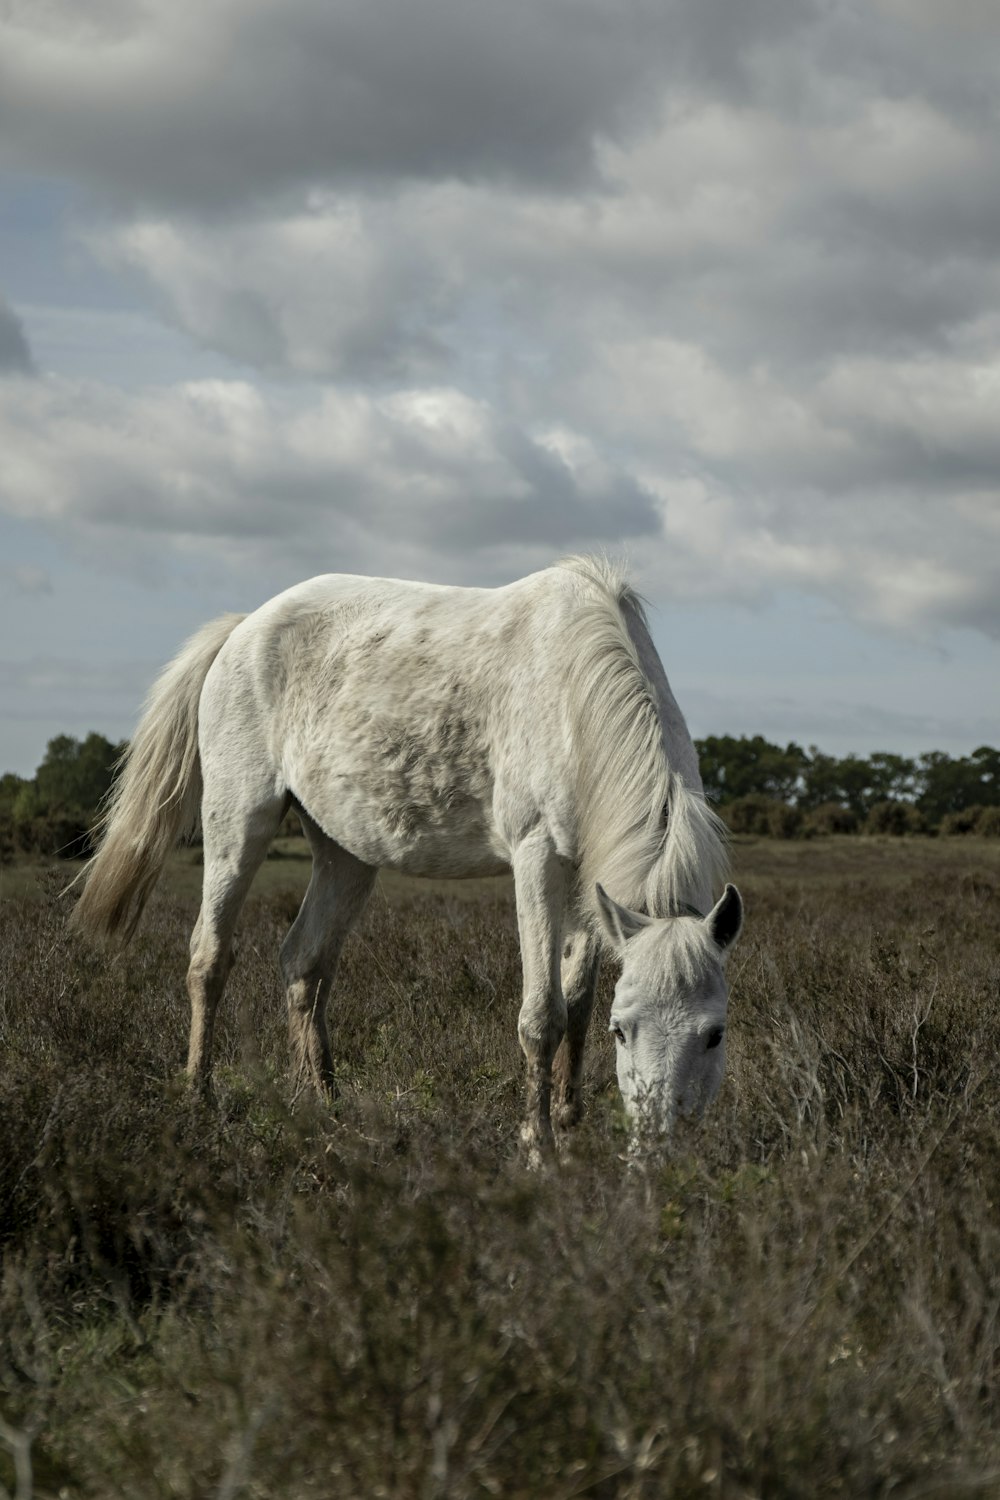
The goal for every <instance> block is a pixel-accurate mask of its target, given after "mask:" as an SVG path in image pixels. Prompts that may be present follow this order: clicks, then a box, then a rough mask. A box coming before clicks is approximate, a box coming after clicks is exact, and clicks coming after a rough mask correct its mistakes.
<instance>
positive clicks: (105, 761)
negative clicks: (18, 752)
mask: <svg viewBox="0 0 1000 1500" xmlns="http://www.w3.org/2000/svg"><path fill="white" fill-rule="evenodd" d="M122 749H123V746H121V745H114V744H112V743H111V741H110V740H108V739H105V737H104V735H103V734H95V733H91V734H88V735H87V738H86V739H85V740H82V741H81V740H76V739H74V738H73V737H72V735H68V734H60V735H57V736H56V738H55V739H53V740H49V743H48V748H47V749H46V751H45V758H44V760H43V761H42V763H41V765H40V766H39V767H38V770H37V772H36V774H35V786H36V788H37V804H38V810H39V811H41V812H44V813H49V814H51V813H64V812H74V813H83V814H85V815H88V816H90V815H92V814H93V813H95V812H96V811H97V809H98V807H99V806H100V804H101V802H102V801H103V799H104V798H105V796H106V795H107V793H108V790H109V788H110V786H111V783H112V781H113V779H114V767H115V762H116V761H117V760H118V757H119V755H120V754H121V751H122Z"/></svg>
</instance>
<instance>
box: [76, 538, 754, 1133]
mask: <svg viewBox="0 0 1000 1500" xmlns="http://www.w3.org/2000/svg"><path fill="white" fill-rule="evenodd" d="M289 806H292V807H294V808H295V809H296V811H297V812H298V815H299V817H300V818H301V820H302V824H303V827H304V829H305V832H306V835H307V837H308V839H309V843H310V845H311V849H312V856H313V868H312V878H311V881H310V884H309V889H308V891H307V892H306V895H305V899H304V900H303V902H302V907H301V910H300V911H299V914H298V916H297V918H296V920H295V922H294V924H293V926H292V928H291V930H290V931H289V933H288V936H287V937H286V939H285V942H284V944H283V945H282V949H281V968H282V971H283V976H284V981H285V986H286V993H287V1001H288V1011H289V1027H290V1033H291V1041H292V1046H293V1051H294V1055H295V1059H296V1064H297V1067H298V1069H299V1072H300V1075H304V1076H306V1077H309V1078H311V1080H312V1081H313V1082H314V1084H315V1085H316V1086H317V1087H318V1088H319V1089H321V1090H325V1091H330V1092H332V1090H333V1086H334V1070H333V1062H332V1059H331V1054H330V1043H329V1038H328V1034H327V1026H326V1008H327V999H328V996H329V992H330V987H331V985H332V982H333V978H334V973H335V970H336V967H337V962H338V958H339V955H340V951H341V948H342V946H343V943H344V940H345V938H346V936H347V934H348V932H349V931H350V929H351V927H352V926H353V924H354V923H355V922H356V920H357V918H358V916H359V914H360V912H361V911H362V909H363V907H364V905H365V902H366V901H367V898H368V896H369V894H370V892H371V889H372V885H373V883H374V880H375V876H376V874H377V872H378V870H379V868H380V867H382V866H388V867H390V868H391V869H394V870H401V871H404V872H405V873H407V874H410V875H422V876H446V877H459V878H461V877H471V876H482V875H492V874H495V873H499V872H501V871H505V870H510V871H511V872H512V873H513V877H514V889H515V897H516V905H517V922H518V932H519V936H520V943H521V959H522V967H523V995H522V1004H521V1010H520V1015H519V1017H518V1036H519V1038H520V1043H521V1047H522V1049H523V1051H524V1054H525V1057H526V1059H527V1075H528V1090H527V1111H526V1118H525V1124H524V1127H523V1130H522V1136H523V1138H524V1140H525V1142H526V1144H527V1145H528V1147H529V1148H530V1149H531V1150H532V1151H533V1152H537V1151H539V1150H542V1151H544V1150H546V1149H547V1148H548V1147H550V1145H551V1143H552V1125H551V1123H550V1096H551V1089H552V1078H553V1063H555V1069H554V1072H555V1084H556V1099H555V1110H554V1111H553V1113H554V1116H555V1121H556V1124H557V1125H559V1126H560V1127H566V1126H569V1125H571V1124H574V1123H575V1122H576V1120H577V1119H578V1118H579V1115H580V1109H581V1100H580V1080H581V1072H582V1065H583V1054H584V1044H585V1039H586V1031H587V1025H588V1022H589V1019H590V1013H591V1009H592V1006H593V1000H594V990H595V985H596V979H597V969H598V958H599V948H600V942H601V939H602V938H603V940H604V941H605V942H606V943H607V944H609V945H610V946H611V948H612V949H613V950H614V952H615V953H616V954H617V955H618V957H619V958H620V960H621V964H622V972H621V978H620V980H619V982H618V986H617V989H616V992H615V1000H614V1005H613V1009H612V1013H611V1025H610V1029H611V1031H612V1032H613V1034H614V1037H615V1040H616V1043H617V1056H618V1078H619V1082H620V1085H621V1090H622V1095H623V1098H624V1101H625V1104H626V1107H627V1108H628V1110H629V1111H630V1113H631V1114H632V1115H633V1116H636V1117H641V1118H643V1119H645V1120H647V1121H649V1120H651V1121H652V1122H653V1123H654V1124H655V1125H656V1126H657V1127H659V1128H661V1129H666V1128H668V1127H669V1125H670V1122H671V1120H672V1119H673V1117H674V1115H675V1113H676V1112H677V1111H678V1110H682V1111H685V1112H689V1111H690V1112H695V1113H700V1112H701V1111H702V1110H703V1109H704V1107H705V1106H706V1105H707V1104H708V1103H709V1102H710V1101H711V1100H712V1099H713V1098H714V1096H715V1094H716V1092H717V1091H718V1088H719V1084H720V1081H721V1078H722V1072H723V1067H724V1058H725V1025H726V1008H727V999H728V996H727V990H726V984H725V979H724V975H723V964H724V961H725V957H726V954H727V951H728V949H729V948H730V946H731V944H732V942H733V940H734V939H735V937H736V936H737V934H738V932H739V928H740V925H741V922H742V903H741V900H740V896H739V893H738V891H737V890H736V888H735V887H734V886H732V885H727V886H726V887H725V890H724V892H723V893H722V895H721V897H720V899H719V900H718V902H716V903H715V904H714V905H713V901H714V895H715V890H716V888H717V887H718V885H720V884H721V881H722V878H723V876H724V872H725V839H724V836H723V830H722V826H721V824H720V823H719V821H718V819H717V818H716V817H715V815H714V814H713V813H712V811H711V810H710V809H709V807H708V806H707V804H706V802H705V798H704V794H703V790H702V784H701V778H700V776H699V774H698V764H697V758H696V755H695V751H694V747H693V745H692V743H691V739H690V736H689V734H688V731H687V728H686V726H685V723H684V720H683V717H682V716H681V713H680V710H679V709H678V707H677V704H676V702H675V700H674V697H673V694H672V693H671V691H670V687H669V685H668V683H667V679H666V676H665V674H664V671H663V668H662V666H661V664H660V661H659V658H658V657H657V655H656V652H655V649H654V647H653V643H652V641H651V639H650V636H649V632H648V629H647V627H646V622H645V618H644V615H643V611H642V608H641V605H640V603H639V601H638V598H637V596H636V595H635V593H634V592H633V591H632V589H631V588H630V587H629V585H628V584H627V582H626V581H625V579H624V577H623V575H622V573H621V572H620V571H619V570H617V569H615V568H613V567H612V566H611V565H609V564H607V563H605V562H601V561H597V560H594V559H589V558H571V559H569V560H567V561H565V562H562V563H560V564H558V565H557V566H555V567H552V568H547V569H545V570H544V571H543V572H539V573H534V574H532V575H531V576H530V577H528V578H524V579H521V580H520V581H519V582H516V583H511V584H508V585H507V586H506V587H503V588H497V589H474V588H450V587H442V586H438V585H433V584H424V583H409V582H400V581H397V580H390V579H382V578H358V577H350V576H346V575H342V574H325V575H323V576H322V577H319V578H313V579H311V580H310V581H309V582H307V583H302V584H299V585H298V586H297V587H295V588H292V589H289V590H287V592H285V593H283V594H279V595H278V596H277V597H276V598H274V599H271V600H270V601H269V602H268V603H267V604H265V605H263V606H262V607H261V608H260V609H258V610H257V611H256V612H255V613H254V614H251V615H248V616H246V617H244V616H240V615H229V616H226V617H225V618H223V619H221V620H217V621H215V622H213V623H212V624H210V625H207V626H205V627H204V628H203V629H202V630H200V631H199V632H198V633H197V634H196V635H195V636H193V637H192V638H191V640H190V641H188V643H187V644H186V645H185V646H184V647H183V649H182V650H181V651H180V653H179V654H178V656H177V657H176V658H175V659H174V661H173V662H171V663H170V665H169V666H168V667H167V668H166V669H165V670H164V672H163V674H162V675H161V676H160V678H159V680H158V681H157V682H156V684H155V685H154V687H153V689H152V691H151V693H150V696H149V699H148V701H147V704H146V707H145V711H144V714H143V717H142V719H141V721H140V723H139V727H138V729H137V731H136V734H135V738H134V739H133V741H132V744H131V747H130V749H129V751H128V753H127V755H126V757H125V760H124V763H123V767H122V770H121V774H120V776H119V779H118V781H117V783H116V786H115V789H114V792H113V794H112V798H111V802H110V805H109V807H108V810H107V812H106V814H105V817H104V819H103V835H102V840H101V844H100V848H99V850H98V853H97V854H96V856H95V858H94V859H93V861H92V863H91V864H90V866H89V869H88V873H87V878H86V886H85V889H84V891H83V895H82V897H81V899H80V901H79V903H78V905H77V908H76V913H75V921H76V923H77V924H78V925H80V926H81V927H84V928H87V929H90V930H91V931H95V932H101V933H104V934H107V935H113V934H116V933H117V934H119V935H121V936H124V937H125V938H126V939H127V938H128V937H130V936H131V934H132V932H133V931H134V929H135V926H136V923H137V922H138V920H139V917H140V915H141V913H142V910H143V907H144V905H145V903H146V900H147V898H148V896H149V894H150V891H151V890H152V887H153V885H154V884H155V881H156V879H157V876H158V875H159V872H160V870H161V868H162V865H163V863H164V860H165V859H166V856H167V854H168V852H169V850H170V849H171V847H172V846H173V844H174V843H175V842H176V840H177V838H178V837H179V836H180V835H182V834H183V833H185V832H189V831H193V830H194V829H195V828H196V826H197V823H198V817H199V812H200V816H201V827H202V833H203V839H204V888H203V897H202V905H201V912H200V915H199V917H198V921H197V923H196V925H195V929H194V932H193V934H192V938H191V962H190V967H189V969H188V976H187V988H188V994H189V996H190V1000H191V1038H190V1050H189V1053H188V1072H189V1074H190V1075H191V1077H192V1079H193V1080H194V1081H195V1082H196V1083H197V1084H199V1085H201V1086H207V1085H208V1082H209V1074H210V1067H211V1048H212V1030H213V1022H214V1017H215V1012H216V1007H217V1005H218V1002H219V999H220V997H221V995H222V991H223V987H224V985H225V982H226V976H227V974H228V971H229V968H230V965H231V962H232V940H233V932H234V929H235V926H236V920H237V916H238V914H239V910H240V907H241V905H242V903H243V900H244V898H245V896H246V894H247V891H248V889H249V886H250V883H251V880H252V878H253V875H254V872H255V871H256V870H257V868H258V866H259V865H260V863H261V861H262V860H263V859H264V856H265V854H266V852H267V848H268V845H269V844H270V842H271V839H272V838H273V837H274V834H275V833H276V831H277V829H278V826H279V824H280V823H281V820H282V817H283V816H284V814H285V812H286V811H287V809H288V808H289ZM599 882H600V883H599ZM609 892H610V894H608V893H609Z"/></svg>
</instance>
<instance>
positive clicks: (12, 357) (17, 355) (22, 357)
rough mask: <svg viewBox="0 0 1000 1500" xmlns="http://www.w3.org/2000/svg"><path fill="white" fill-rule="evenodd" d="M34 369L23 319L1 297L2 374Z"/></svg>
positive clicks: (0, 368)
mask: <svg viewBox="0 0 1000 1500" xmlns="http://www.w3.org/2000/svg"><path fill="white" fill-rule="evenodd" d="M33 369H34V361H33V360H32V357H31V350H30V348H29V347H28V340H27V339H26V338H25V336H24V329H23V327H22V326H21V320H20V318H19V317H18V316H17V314H16V313H15V312H14V310H13V308H11V307H10V306H8V304H7V303H6V302H5V301H4V299H3V298H2V297H0V375H5V374H10V373H12V372H13V373H14V374H17V375H27V374H30V373H31V371H32V370H33Z"/></svg>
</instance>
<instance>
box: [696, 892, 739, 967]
mask: <svg viewBox="0 0 1000 1500" xmlns="http://www.w3.org/2000/svg"><path fill="white" fill-rule="evenodd" d="M705 921H706V922H707V923H708V930H709V932H710V933H711V936H712V941H713V942H714V943H716V944H718V946H719V947H720V948H721V949H722V951H723V952H725V951H726V949H727V948H730V947H732V945H733V943H735V941H736V939H737V938H738V937H739V935H740V928H741V927H742V926H743V897H742V896H741V895H740V893H739V891H738V890H737V889H736V887H735V886H734V885H727V886H726V889H725V890H724V891H723V893H722V895H721V896H720V897H719V899H718V901H717V902H716V903H715V905H714V906H713V907H712V910H711V911H710V912H709V914H708V916H707V917H706V918H705Z"/></svg>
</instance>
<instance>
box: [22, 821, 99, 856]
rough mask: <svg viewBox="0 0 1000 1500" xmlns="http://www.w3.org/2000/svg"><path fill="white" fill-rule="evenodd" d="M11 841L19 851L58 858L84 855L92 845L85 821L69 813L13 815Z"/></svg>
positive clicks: (89, 850)
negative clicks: (19, 816) (32, 815)
mask: <svg viewBox="0 0 1000 1500" xmlns="http://www.w3.org/2000/svg"><path fill="white" fill-rule="evenodd" d="M13 842H14V846H15V848H16V849H17V850H18V852H19V853H21V854H44V855H49V856H55V857H57V858H59V859H85V858H86V857H87V855H88V854H89V853H90V852H91V848H92V845H91V840H90V828H89V827H88V825H87V823H86V821H85V820H84V819H83V818H81V817H76V816H74V815H73V814H71V813H54V814H52V815H51V816H48V817H42V816H39V817H37V818H15V819H14V824H13Z"/></svg>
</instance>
